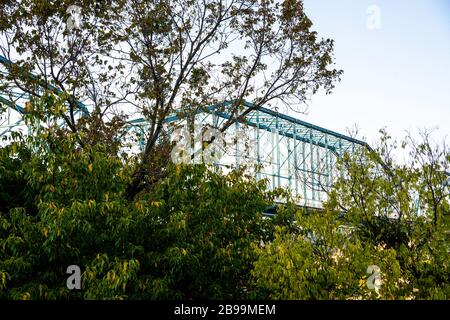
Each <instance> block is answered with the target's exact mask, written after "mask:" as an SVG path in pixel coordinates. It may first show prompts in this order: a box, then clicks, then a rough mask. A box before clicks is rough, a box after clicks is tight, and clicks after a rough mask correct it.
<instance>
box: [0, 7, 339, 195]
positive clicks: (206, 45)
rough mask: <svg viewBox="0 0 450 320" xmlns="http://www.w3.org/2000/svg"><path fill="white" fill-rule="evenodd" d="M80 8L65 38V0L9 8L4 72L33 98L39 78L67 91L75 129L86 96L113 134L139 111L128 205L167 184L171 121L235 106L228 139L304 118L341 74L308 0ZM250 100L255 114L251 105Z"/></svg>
mask: <svg viewBox="0 0 450 320" xmlns="http://www.w3.org/2000/svg"><path fill="white" fill-rule="evenodd" d="M70 4H71V3H70ZM78 6H79V7H80V8H81V9H80V13H81V23H80V28H79V29H78V28H77V29H73V28H72V29H71V30H67V29H66V28H65V26H66V22H67V19H69V18H70V15H69V13H68V12H67V8H68V7H69V3H68V2H67V3H65V2H64V3H63V5H61V2H58V3H57V4H56V3H55V2H54V1H50V2H48V1H40V0H32V1H28V2H27V3H26V5H25V4H24V3H16V2H13V1H11V2H6V3H4V4H3V8H1V9H2V10H0V11H1V15H2V16H1V18H2V19H1V21H2V23H1V25H0V32H1V38H2V40H3V42H2V45H0V50H1V52H2V54H3V55H6V56H7V57H9V58H10V59H12V60H13V61H14V64H13V65H7V68H8V70H9V76H8V77H7V80H10V81H12V82H13V83H14V84H15V85H16V86H19V87H20V88H22V89H23V90H24V91H27V92H30V93H32V94H33V95H36V96H40V95H39V93H37V92H34V91H33V88H35V84H36V82H39V83H40V84H42V85H43V86H44V87H46V86H49V85H51V86H54V87H56V89H57V91H63V92H65V93H67V96H66V97H67V103H68V104H69V110H68V115H67V114H65V113H61V117H63V118H64V120H65V122H66V123H67V125H68V126H69V128H70V130H71V131H72V132H74V133H76V132H78V131H79V129H80V128H79V127H80V126H81V127H83V128H85V127H86V126H84V124H85V123H86V121H84V122H77V121H76V119H75V116H74V112H75V109H76V101H79V100H82V99H83V98H85V99H87V100H88V101H89V102H90V103H92V104H93V105H94V110H95V112H94V113H93V114H92V117H95V118H96V120H95V121H92V122H91V123H93V124H95V125H91V127H94V128H101V129H102V130H107V128H104V127H103V126H102V122H104V121H106V120H104V117H107V115H108V114H109V117H112V116H113V115H115V116H118V115H120V110H121V109H120V108H119V106H120V107H121V108H127V109H128V110H127V112H131V111H130V110H131V109H134V110H135V111H137V112H139V113H142V114H143V115H144V116H145V118H146V120H147V121H148V123H149V128H148V130H147V131H146V133H145V139H146V143H145V148H144V150H143V152H142V154H141V157H140V162H139V164H138V165H137V167H136V170H135V171H134V172H133V175H132V176H133V179H132V181H131V182H130V184H129V187H128V189H127V194H128V196H129V197H130V198H132V197H134V196H135V195H136V194H138V193H139V192H140V191H141V190H142V189H143V188H145V186H146V185H148V184H149V181H150V182H151V181H157V180H159V178H160V177H161V176H164V172H165V170H164V167H166V166H167V163H164V162H163V163H162V164H161V166H162V167H163V168H159V169H158V168H157V169H158V170H155V168H154V166H152V163H155V158H156V157H158V156H159V155H158V152H156V151H158V150H161V146H160V145H159V142H160V140H161V139H160V138H161V135H162V134H163V133H164V124H163V120H164V119H165V118H166V117H167V116H168V115H169V114H170V113H172V112H178V114H179V115H180V117H181V116H183V115H184V116H186V117H188V116H189V115H192V114H195V113H196V112H197V111H198V110H202V109H204V108H205V107H207V106H209V105H211V104H220V103H222V102H224V101H230V102H232V104H231V106H228V108H227V112H228V113H229V114H230V118H229V120H228V121H226V122H225V123H224V124H223V125H222V126H221V127H220V128H219V130H220V131H221V132H225V131H226V130H227V128H229V127H230V126H231V125H232V124H233V123H235V122H236V121H243V120H244V118H245V116H246V115H247V114H248V113H249V112H250V111H252V110H255V109H258V108H260V107H261V106H262V105H268V106H271V107H276V106H277V105H278V104H282V105H283V104H284V105H285V106H289V107H291V108H294V109H296V110H297V111H298V110H299V108H298V106H299V105H300V104H301V103H303V102H305V100H306V99H308V97H309V96H310V95H311V94H314V93H315V92H317V90H319V89H320V88H323V89H324V90H325V91H326V92H327V93H329V92H330V91H331V90H332V89H333V87H334V82H335V81H336V80H339V79H340V76H341V74H342V71H340V70H336V69H333V68H332V66H331V65H332V62H333V60H332V52H333V41H332V40H330V39H319V38H318V35H317V33H316V32H314V31H312V30H311V28H312V22H311V21H310V19H309V18H308V17H307V15H306V14H305V12H304V8H303V3H302V1H300V0H285V1H282V2H278V1H273V0H263V1H256V0H214V1H213V0H211V1H210V0H208V1H192V0H180V1H156V2H155V1H140V0H128V1H125V0H120V1H106V2H91V1H80V2H78ZM67 41H68V42H67ZM65 43H68V47H67V48H63V47H64V46H65ZM15 57H17V58H15ZM13 58H14V59H13ZM31 71H32V72H33V73H35V74H36V77H33V78H32V79H33V81H30V77H29V72H31ZM245 99H247V100H250V101H253V106H252V107H251V108H248V109H245V108H243V106H242V102H243V101H244V100H245ZM114 106H116V107H117V108H114ZM223 108H225V107H223ZM122 110H123V109H122ZM87 130H91V129H87ZM92 130H94V129H92ZM78 140H79V144H81V145H82V146H83V145H84V144H86V141H83V140H82V139H78ZM95 141H97V140H96V139H94V140H91V142H95ZM209 142H211V141H209ZM162 149H165V148H164V147H162ZM166 158H167V157H166ZM156 162H157V163H159V162H158V161H156ZM155 177H156V179H155ZM151 183H153V182H151Z"/></svg>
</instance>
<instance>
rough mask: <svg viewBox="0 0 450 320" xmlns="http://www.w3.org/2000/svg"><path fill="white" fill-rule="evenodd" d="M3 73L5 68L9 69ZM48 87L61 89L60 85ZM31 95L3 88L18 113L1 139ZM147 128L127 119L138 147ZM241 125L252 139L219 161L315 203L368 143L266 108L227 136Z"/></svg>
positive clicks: (213, 112) (208, 112) (215, 120)
mask: <svg viewBox="0 0 450 320" xmlns="http://www.w3.org/2000/svg"><path fill="white" fill-rule="evenodd" d="M0 63H1V64H3V66H4V67H5V66H7V65H8V64H10V63H11V62H10V61H9V60H7V59H5V58H4V57H2V56H0ZM0 72H7V68H4V69H3V70H0ZM30 77H33V75H30ZM0 85H1V84H0ZM49 89H50V90H53V91H54V92H56V93H58V90H57V89H56V88H49ZM29 99H30V96H29V95H28V94H26V93H23V92H22V91H20V90H19V89H18V88H17V87H13V86H11V87H7V89H5V90H3V91H0V102H1V103H2V104H5V105H7V106H8V107H9V109H10V110H12V111H11V115H12V114H14V118H9V117H8V119H6V120H3V123H2V121H0V138H1V136H3V135H5V134H7V133H8V132H9V131H11V130H12V129H14V128H16V127H18V126H21V125H22V126H23V125H24V123H23V119H22V116H23V114H24V113H25V110H24V107H23V106H24V104H25V102H26V101H29ZM230 106H231V103H230V102H225V103H222V104H221V105H220V106H219V105H214V106H210V107H208V108H205V109H204V110H202V111H199V112H198V113H197V114H196V115H195V116H194V119H192V121H194V123H195V125H196V126H197V127H204V126H210V127H215V128H220V126H221V125H222V124H223V123H224V122H225V121H227V120H228V119H229V118H230V117H231V112H229V107H230ZM253 107H254V106H253V105H252V104H251V103H250V102H244V105H243V110H242V111H245V109H246V108H253ZM77 111H78V112H79V113H80V114H81V115H82V114H87V113H89V111H88V107H87V106H85V105H84V104H82V103H79V108H78V110H77ZM165 123H166V124H167V125H168V126H170V127H173V126H171V125H173V124H178V125H181V126H183V125H184V126H186V127H188V126H187V121H185V120H182V119H181V118H179V117H178V116H177V115H176V114H172V115H170V116H169V117H167V118H166V120H165ZM147 127H148V123H147V122H146V121H145V119H144V118H139V119H134V120H130V121H129V122H128V129H129V132H130V134H135V135H136V136H138V137H141V140H140V142H139V147H140V148H143V147H144V139H143V137H144V136H145V132H146V128H147ZM238 130H240V132H245V134H246V136H247V137H248V141H250V143H247V145H244V144H243V143H242V142H243V141H234V142H233V141H232V142H231V143H227V151H226V152H225V154H224V155H223V157H221V158H220V159H219V160H217V161H216V162H215V164H216V165H217V166H222V167H224V168H230V169H231V168H238V167H240V166H242V165H243V164H255V165H256V166H248V168H251V167H253V168H254V169H253V171H252V172H253V174H254V175H255V176H256V178H257V179H268V181H269V183H270V187H271V188H278V187H282V188H289V189H290V190H291V191H292V194H293V195H294V196H298V197H299V201H298V202H299V205H303V206H307V207H313V208H320V207H321V204H322V203H323V201H324V200H325V199H326V191H327V189H328V188H329V187H330V186H331V184H332V182H333V180H334V179H335V178H336V177H337V176H339V174H340V173H339V172H338V171H337V169H336V160H337V159H338V158H339V157H341V156H342V155H343V154H344V153H346V152H354V151H356V149H357V148H361V147H363V148H369V146H368V145H367V144H366V143H365V142H363V141H360V140H357V139H354V138H352V137H349V136H346V135H343V134H340V133H337V132H334V131H331V130H328V129H325V128H322V127H319V126H316V125H313V124H311V123H308V122H305V121H302V120H299V119H296V118H293V117H291V116H289V115H286V114H283V113H279V112H275V111H273V110H270V109H267V108H264V107H261V108H259V109H258V110H252V111H251V112H249V113H248V115H247V116H246V117H245V118H244V120H243V121H242V122H237V123H235V124H234V125H233V126H232V127H230V128H229V129H228V130H227V132H226V135H225V136H226V137H233V136H235V134H236V132H237V131H238ZM248 141H247V142H248ZM193 148H195V146H193ZM193 161H195V160H193ZM280 201H282V199H280Z"/></svg>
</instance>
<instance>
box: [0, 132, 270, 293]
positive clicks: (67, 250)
mask: <svg viewBox="0 0 450 320" xmlns="http://www.w3.org/2000/svg"><path fill="white" fill-rule="evenodd" d="M76 141H77V140H76V139H75V137H74V136H73V135H71V134H68V135H67V136H66V137H62V136H60V135H58V134H55V133H54V132H53V131H52V130H45V132H42V134H41V135H40V136H38V137H36V138H31V137H29V138H28V139H27V140H20V141H18V142H15V143H13V144H11V145H9V146H8V147H5V148H2V149H1V153H0V155H1V158H0V163H1V168H2V170H4V172H5V174H4V175H2V179H4V180H3V181H6V183H8V184H2V186H3V187H4V192H5V194H6V196H2V211H1V213H0V247H1V250H0V280H1V282H0V283H1V286H0V298H3V299H4V298H7V299H69V298H70V299H82V298H84V299H146V298H150V299H160V298H242V297H246V296H247V295H248V291H249V289H248V287H249V285H250V284H249V279H250V270H251V268H252V263H253V261H255V260H256V256H255V252H254V250H253V249H252V244H254V243H256V242H258V241H260V240H264V241H267V240H268V239H269V238H270V234H271V233H272V230H273V226H272V221H271V220H268V219H263V216H262V212H263V210H264V209H265V208H267V207H268V206H269V204H271V203H272V202H273V199H274V196H275V194H274V193H268V192H266V184H265V182H264V181H260V182H256V181H254V180H253V179H250V178H248V177H245V176H243V173H242V172H232V173H229V174H226V175H223V174H222V173H221V172H219V171H218V172H215V171H213V170H211V169H209V168H207V167H205V166H177V167H169V168H167V170H168V176H167V178H166V179H164V180H162V181H160V183H158V184H157V185H155V186H154V188H153V190H152V191H150V192H147V193H143V194H141V195H140V197H139V198H137V199H135V200H133V201H129V200H127V198H126V197H125V196H124V191H125V189H126V185H127V182H128V181H129V179H130V178H129V177H130V176H131V172H132V170H133V163H134V162H133V160H132V159H125V158H120V157H118V156H111V155H110V154H108V153H107V152H106V151H105V150H106V149H105V147H104V146H103V145H102V144H98V145H95V146H93V147H85V148H83V149H81V148H79V147H78V145H77V142H76ZM3 168H5V169H3ZM18 168H19V169H20V170H17V169H18ZM10 181H13V182H14V183H17V184H18V185H20V186H21V187H23V188H24V189H23V192H22V191H21V192H19V193H17V194H16V192H15V191H16V190H15V189H10V188H9V186H10V185H14V184H10ZM19 183H20V184H19ZM13 192H14V193H13ZM23 194H27V195H29V196H27V199H29V200H28V202H29V205H25V206H24V205H22V204H24V203H26V202H24V201H23V197H24V196H23ZM12 198H14V199H15V200H14V201H10V199H12ZM74 264H75V265H79V266H80V267H81V269H82V271H83V276H82V290H80V291H76V290H75V291H70V290H68V289H67V288H66V279H67V277H68V276H69V275H67V274H66V268H67V267H68V266H69V265H74Z"/></svg>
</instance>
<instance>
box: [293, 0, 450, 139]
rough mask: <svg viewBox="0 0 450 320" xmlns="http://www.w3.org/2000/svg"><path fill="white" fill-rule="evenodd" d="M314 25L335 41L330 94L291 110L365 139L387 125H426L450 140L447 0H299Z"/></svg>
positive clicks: (395, 128) (399, 131) (393, 129)
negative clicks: (337, 76) (303, 109)
mask: <svg viewBox="0 0 450 320" xmlns="http://www.w3.org/2000/svg"><path fill="white" fill-rule="evenodd" d="M304 5H305V11H306V13H307V15H308V16H309V18H310V19H311V20H312V21H313V23H314V26H313V29H314V30H315V31H317V32H318V34H319V36H321V37H323V38H331V39H334V40H335V50H334V52H335V63H336V67H337V68H339V69H343V70H344V75H343V76H342V81H341V82H340V83H337V84H336V88H335V89H334V91H333V93H332V94H331V95H325V94H324V93H318V94H316V95H315V96H313V97H312V98H311V101H310V102H309V106H308V113H307V114H305V115H297V117H299V118H301V119H303V120H306V121H308V122H311V123H314V124H316V125H319V126H323V127H325V128H327V129H331V130H335V131H338V132H342V133H345V132H346V131H347V130H348V128H352V127H354V126H355V125H356V126H357V127H358V128H359V137H360V138H365V140H366V141H367V142H368V143H369V144H371V143H374V142H375V141H377V138H378V137H379V133H378V132H379V130H380V129H381V128H386V129H387V130H388V132H389V133H390V134H391V135H392V136H393V137H395V138H399V139H401V138H403V137H404V136H405V134H406V130H409V131H411V132H412V133H413V134H414V135H416V134H417V133H418V130H419V129H422V130H423V129H433V130H435V132H434V133H433V137H434V138H435V140H436V141H437V142H438V141H441V140H442V139H443V138H444V137H447V141H449V140H450V0H372V1H366V0H339V1H336V0H304Z"/></svg>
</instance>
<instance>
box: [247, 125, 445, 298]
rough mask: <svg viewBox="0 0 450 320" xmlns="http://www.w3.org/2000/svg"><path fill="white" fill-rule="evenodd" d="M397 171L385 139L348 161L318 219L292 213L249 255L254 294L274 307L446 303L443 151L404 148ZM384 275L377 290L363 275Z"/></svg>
mask: <svg viewBox="0 0 450 320" xmlns="http://www.w3.org/2000/svg"><path fill="white" fill-rule="evenodd" d="M408 139H409V141H408V142H407V143H404V144H402V148H405V147H407V146H409V148H410V162H409V163H406V164H402V165H399V164H396V162H395V161H394V160H393V159H392V157H391V155H392V153H393V150H395V143H391V142H390V140H391V138H390V137H389V136H387V134H385V133H383V136H382V139H381V145H380V148H379V149H378V150H375V151H367V150H362V151H361V152H357V153H356V154H354V155H353V156H350V155H345V156H344V157H343V158H342V159H341V161H340V164H339V167H340V168H339V169H340V170H341V172H342V173H343V174H342V176H341V177H340V179H338V181H337V182H336V183H335V184H334V187H333V189H332V190H331V191H330V192H329V199H328V201H327V202H326V203H325V205H324V209H323V210H322V211H320V212H317V213H315V214H305V213H298V214H297V219H296V225H297V230H296V231H294V232H293V231H292V230H287V229H286V228H278V229H277V232H276V236H275V240H274V241H273V242H271V243H269V244H267V245H265V246H257V247H256V248H255V250H256V252H257V253H258V256H259V259H258V261H257V262H256V263H255V269H254V270H253V271H252V273H253V278H254V281H255V283H256V284H257V287H259V288H260V289H261V290H262V291H264V292H265V294H266V297H269V298H275V299H371V298H381V299H449V298H450V281H449V279H450V269H449V263H450V259H449V254H450V238H449V236H450V234H449V231H450V224H449V221H450V219H449V215H450V211H449V204H450V192H449V185H448V179H449V177H448V173H446V171H447V172H448V168H449V157H448V149H446V147H445V145H444V149H443V150H442V149H439V148H437V147H433V146H432V144H431V143H430V142H429V139H428V135H426V134H425V135H423V142H421V143H416V142H415V141H413V140H411V138H408ZM370 266H377V267H379V270H380V276H381V285H380V286H379V289H378V290H374V288H373V287H372V288H369V287H368V286H367V283H368V281H370V275H371V274H370V273H368V267H370Z"/></svg>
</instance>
